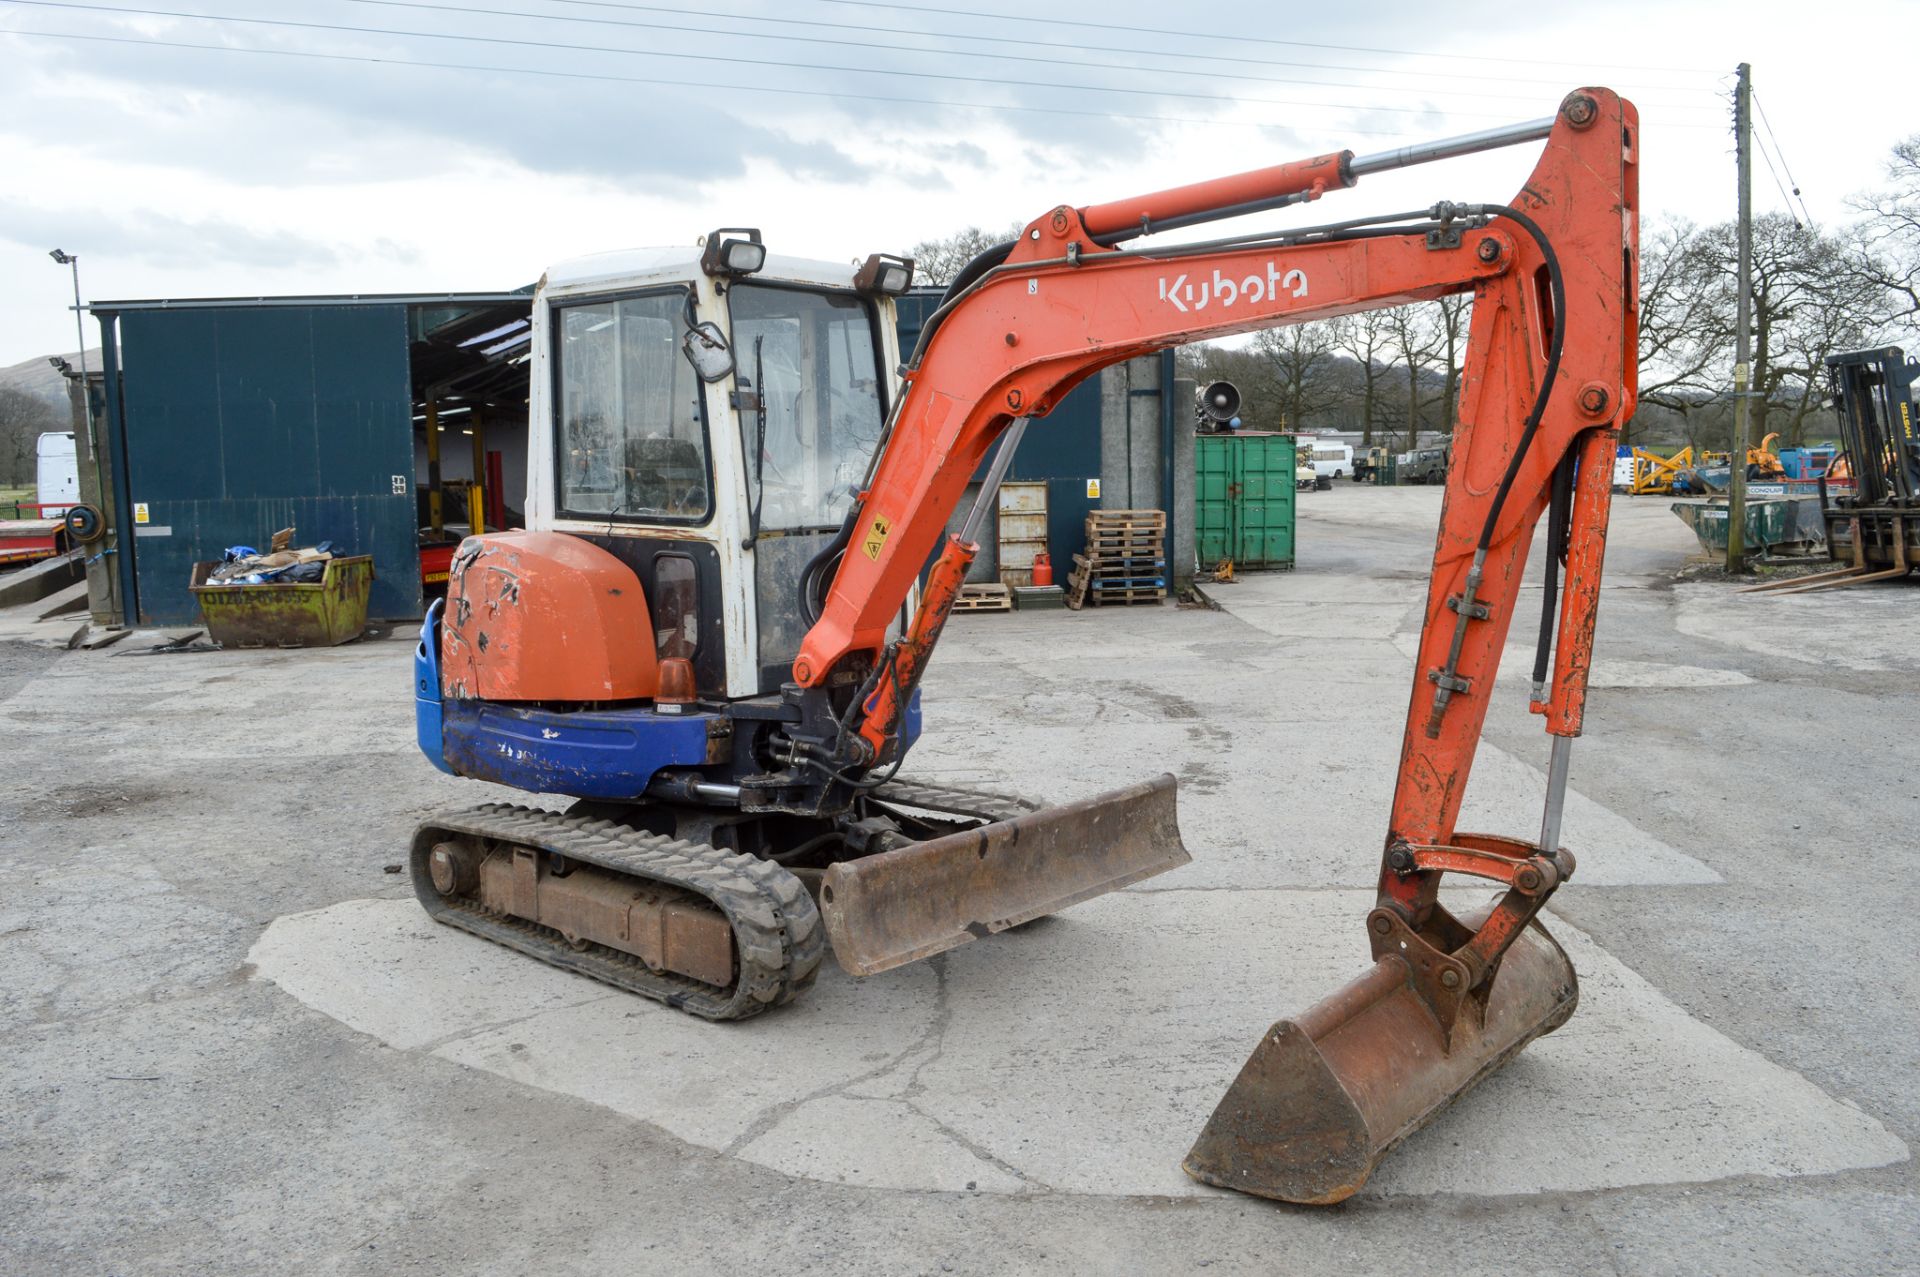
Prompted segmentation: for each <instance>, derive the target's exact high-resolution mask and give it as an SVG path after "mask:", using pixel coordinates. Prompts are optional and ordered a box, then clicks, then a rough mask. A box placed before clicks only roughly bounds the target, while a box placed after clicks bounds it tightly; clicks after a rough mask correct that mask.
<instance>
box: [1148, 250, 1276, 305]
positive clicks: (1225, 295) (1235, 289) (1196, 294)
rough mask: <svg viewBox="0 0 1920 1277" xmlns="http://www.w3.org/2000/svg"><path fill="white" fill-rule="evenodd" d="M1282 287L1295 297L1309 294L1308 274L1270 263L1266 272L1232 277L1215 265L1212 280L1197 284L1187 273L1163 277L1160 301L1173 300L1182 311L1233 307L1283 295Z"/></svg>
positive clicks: (1161, 279) (1204, 280) (1161, 278)
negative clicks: (1284, 272)
mask: <svg viewBox="0 0 1920 1277" xmlns="http://www.w3.org/2000/svg"><path fill="white" fill-rule="evenodd" d="M1282 289H1289V290H1291V291H1292V294H1293V295H1294V296H1295V297H1305V296H1306V295H1307V273H1306V272H1305V271H1303V270H1290V271H1288V272H1287V273H1286V274H1284V275H1283V274H1281V273H1280V268H1279V267H1278V266H1276V265H1274V264H1273V263H1272V262H1268V263H1267V273H1266V275H1265V276H1264V277H1263V276H1261V275H1259V274H1253V275H1248V276H1247V277H1246V278H1244V279H1237V280H1236V279H1232V278H1229V277H1228V276H1226V275H1222V274H1221V273H1220V271H1219V269H1218V268H1215V270H1214V272H1213V278H1212V279H1203V280H1201V281H1200V282H1199V283H1194V282H1193V281H1191V280H1189V279H1188V278H1187V277H1186V276H1185V275H1176V276H1174V277H1173V278H1172V279H1168V278H1167V277H1166V276H1165V275H1162V276H1161V277H1160V300H1161V301H1163V302H1172V303H1173V308H1174V309H1175V310H1177V311H1179V312H1180V313H1181V314H1183V315H1184V314H1185V313H1186V312H1188V311H1190V310H1205V309H1206V308H1207V307H1208V306H1212V305H1216V304H1217V305H1220V306H1233V305H1236V304H1238V303H1240V302H1243V301H1246V302H1262V301H1268V300H1271V299H1273V298H1276V297H1278V296H1280V292H1281V290H1282Z"/></svg>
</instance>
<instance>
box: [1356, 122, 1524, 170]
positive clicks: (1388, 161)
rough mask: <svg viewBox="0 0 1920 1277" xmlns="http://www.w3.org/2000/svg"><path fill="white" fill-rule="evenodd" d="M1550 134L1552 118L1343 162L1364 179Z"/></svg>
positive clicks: (1400, 147) (1414, 145) (1419, 144)
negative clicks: (1376, 174) (1374, 174)
mask: <svg viewBox="0 0 1920 1277" xmlns="http://www.w3.org/2000/svg"><path fill="white" fill-rule="evenodd" d="M1551 132H1553V117H1552V116H1548V117H1547V118H1545V119H1543V120H1527V121H1525V122H1523V123H1520V124H1503V125H1501V126H1500V127H1499V128H1497V129H1482V130H1480V132H1478V133H1462V134H1461V135H1460V136H1459V137H1443V138H1441V139H1440V140H1438V141H1436V142H1416V143H1414V144H1413V145H1412V146H1399V147H1395V148H1394V149H1393V150H1391V151H1375V152H1374V153H1373V154H1372V155H1356V156H1354V157H1353V158H1352V159H1350V160H1348V161H1347V172H1348V173H1350V174H1352V175H1353V176H1354V177H1357V178H1358V177H1365V176H1367V175H1368V174H1369V173H1385V172H1389V171H1390V170H1393V169H1397V168H1412V167H1413V166H1414V165H1416V164H1431V163H1433V162H1434V161H1436V160H1451V159H1454V158H1456V157H1458V156H1462V155H1475V154H1478V153H1479V152H1481V151H1497V150H1499V149H1500V148H1501V147H1503V146H1518V145H1519V144H1520V143H1522V142H1536V141H1538V140H1540V139H1541V138H1543V137H1545V136H1546V135H1547V134H1549V133H1551Z"/></svg>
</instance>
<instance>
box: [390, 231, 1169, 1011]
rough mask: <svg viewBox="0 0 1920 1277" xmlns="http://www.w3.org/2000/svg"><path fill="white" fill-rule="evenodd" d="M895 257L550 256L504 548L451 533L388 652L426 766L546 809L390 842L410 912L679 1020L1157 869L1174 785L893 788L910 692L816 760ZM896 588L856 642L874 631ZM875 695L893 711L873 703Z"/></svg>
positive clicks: (885, 355) (846, 675) (871, 967)
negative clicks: (522, 516)
mask: <svg viewBox="0 0 1920 1277" xmlns="http://www.w3.org/2000/svg"><path fill="white" fill-rule="evenodd" d="M911 278H912V263H911V262H908V261H906V260H904V259H900V258H894V257H889V256H887V255H883V254H876V255H875V256H874V257H873V258H870V259H868V261H867V262H866V263H864V264H862V265H859V266H850V265H840V264H834V263H828V262H818V261H805V260H800V259H796V258H788V257H779V256H773V255H770V254H769V253H768V252H767V250H766V248H765V246H764V245H763V244H762V243H761V240H760V235H759V233H758V232H757V231H753V230H727V231H721V232H716V233H715V234H714V235H712V236H709V237H708V238H707V239H706V241H705V242H704V243H703V244H702V245H700V246H698V247H694V248H689V249H684V250H673V249H662V250H644V251H637V252H627V253H612V254H603V255H600V256H596V257H589V258H584V259H581V260H578V261H573V262H568V263H565V264H562V265H559V266H556V267H554V268H553V269H552V270H550V271H549V272H548V273H547V275H546V277H545V278H544V279H543V280H542V282H541V284H540V286H539V289H538V291H537V293H536V296H535V301H534V308H533V369H532V378H531V395H530V398H529V417H530V421H531V424H532V438H531V441H530V449H529V450H530V464H529V489H530V490H529V493H528V500H527V511H528V528H527V530H526V531H520V532H499V533H489V534H485V535H481V536H476V537H470V538H468V539H467V540H466V541H465V542H464V543H463V544H462V545H461V547H460V549H459V550H458V552H457V553H456V554H455V556H454V559H453V563H452V565H451V568H450V573H449V588H448V596H447V600H446V604H445V609H444V611H438V610H436V611H435V612H434V613H433V614H431V615H429V617H428V619H427V622H426V624H425V626H424V627H423V630H422V635H421V644H420V648H419V652H418V654H417V657H416V662H417V664H418V666H419V669H418V677H417V680H416V681H417V690H416V696H417V700H416V708H417V711H418V712H417V719H418V726H419V738H420V746H421V748H422V750H423V751H424V752H425V753H426V754H427V756H428V757H429V758H430V759H431V760H432V761H433V762H434V763H435V765H436V766H439V767H441V768H442V769H443V770H445V771H448V772H451V773H453V774H456V775H461V776H468V777H473V778H477V779H482V780H489V781H494V782H496V783H499V784H503V785H508V786H511V787H513V788H515V789H518V790H522V791H525V792H528V793H534V794H545V795H554V796H560V797H564V798H568V799H572V800H573V806H572V808H571V809H570V810H568V811H567V812H565V813H552V812H546V811H539V810H534V809H531V808H517V807H516V808H505V807H495V808H489V809H485V810H482V811H479V812H466V813H451V814H448V815H446V816H442V817H438V818H436V819H435V820H433V821H429V822H428V823H427V824H426V825H423V826H422V828H421V831H420V833H419V835H418V836H417V837H416V839H415V846H414V882H415V886H416V888H417V890H418V891H419V894H420V898H421V900H422V902H423V903H424V904H425V905H426V907H427V909H428V910H429V912H430V913H432V914H433V916H434V917H436V918H438V919H440V920H441V921H444V922H448V923H451V924H453V925H456V926H460V927H463V928H465V929H467V930H471V931H475V932H478V933H480V934H482V935H485V936H487V937H489V938H491V939H494V940H498V941H500V942H502V943H505V944H508V945H511V946H513V947H515V948H518V949H521V950H523V951H525V952H528V953H531V954H533V955H534V956H537V957H540V958H542V959H543V960H545V961H548V962H552V963H555V964H556V965H561V966H566V967H569V968H571V969H574V970H578V971H581V972H583V973H585V974H589V975H593V976H596V977H597V978H601V979H605V980H608V981H610V982H611V983H615V984H618V985H621V986H622V987H625V988H629V989H632V990H634V991H637V992H641V993H645V994H648V995H650V996H654V997H658V998H661V999H663V1000H665V1001H668V1002H671V1003H673V1004H674V1005H676V1006H679V1007H681V1008H683V1009H686V1010H690V1011H693V1012H695V1013H696V1014H701V1015H706V1016H708V1017H709V1018H737V1017H740V1016H743V1015H750V1014H754V1013H756V1012H758V1011H761V1010H765V1009H767V1008H768V1007H770V1006H773V1005H777V1004H779V1003H780V1002H783V1001H786V1000H788V999H790V998H791V997H792V996H794V995H796V994H797V993H798V992H799V991H800V990H801V989H804V988H805V987H806V985H807V984H808V983H810V982H811V980H812V978H813V972H814V969H815V968H816V967H817V966H818V964H819V961H820V958H821V954H822V949H823V944H824V943H828V942H830V943H831V945H832V947H833V948H834V950H835V952H836V954H837V955H838V957H839V959H840V961H841V963H842V965H843V966H845V967H846V968H847V969H848V970H850V971H853V972H854V973H855V974H860V975H866V974H872V973H874V972H878V971H883V970H886V969H888V968H890V967H894V966H898V965H901V964H902V963H905V962H910V961H913V960H916V959H918V958H922V957H927V956H930V955H931V954H935V953H939V952H942V951H944V950H946V949H949V948H952V947H954V946H955V945H958V944H964V943H967V942H969V941H971V940H973V939H975V938H977V937H979V936H984V935H988V934H991V933H993V932H996V931H1001V930H1005V929H1006V928H1008V927H1012V926H1016V925H1019V924H1020V923H1023V922H1026V921H1029V920H1031V919H1033V918H1035V917H1038V916H1041V915H1042V914H1046V913H1050V912H1053V911H1055V910H1057V909H1060V908H1064V907H1065V906H1067V905H1069V904H1072V903H1075V902H1077V901H1080V900H1084V899H1087V898H1089V897H1091V896H1094V895H1098V894H1101V893H1102V892H1105V891H1110V890H1113V889H1115V888H1116V887H1119V886H1124V885H1126V884H1127V883H1130V882H1133V881H1137V880H1138V879H1140V878H1142V877H1146V876H1148V875H1150V874H1154V873H1159V872H1162V871H1164V870H1166V869H1170V868H1173V867H1174V866H1176V865H1178V864H1181V863H1184V862H1185V861H1186V859H1187V854H1186V851H1185V850H1184V848H1183V847H1182V846H1181V844H1180V839H1179V832H1178V828H1177V825H1176V823H1175V819H1174V799H1173V783H1172V778H1171V777H1163V778H1161V779H1160V780H1157V781H1153V782H1149V783H1146V784H1142V785H1136V786H1131V787H1128V788H1126V789H1123V790H1120V791H1118V792H1116V793H1115V794H1113V795H1109V796H1108V797H1107V798H1106V799H1102V800H1094V801H1092V802H1083V803H1077V804H1073V805H1070V806H1068V807H1064V808H1055V809H1052V810H1050V811H1043V810H1040V805H1039V804H1038V803H1035V802H1032V801H1029V800H1026V799H1022V798H1018V797H1015V796H1009V795H1004V794H993V793H983V792H978V791H973V790H968V789H958V788H954V787H951V786H944V785H928V784H916V783H913V782H911V781H909V780H907V779H905V778H903V777H902V776H900V774H899V772H900V767H901V764H902V762H903V761H904V759H905V756H906V754H907V752H908V750H909V749H910V748H911V747H912V745H913V743H914V741H915V740H916V739H917V738H918V736H919V733H920V730H921V713H920V702H919V696H918V693H917V691H915V692H913V693H912V694H911V695H910V696H908V697H906V698H904V701H903V704H902V706H901V712H900V713H899V714H898V715H897V718H896V721H895V722H894V723H893V725H892V726H891V728H890V730H889V732H888V734H887V735H886V736H885V737H884V738H883V741H882V744H881V747H880V748H879V749H877V750H873V751H871V752H870V753H869V754H867V755H863V756H861V757H860V758H858V759H854V758H853V757H851V756H849V755H847V754H845V753H843V752H837V751H836V749H835V747H834V741H835V740H836V738H837V737H838V736H839V735H840V732H839V730H838V729H839V727H840V724H841V723H843V722H844V721H845V719H847V718H848V717H849V716H851V715H853V714H854V713H855V710H856V708H857V706H858V705H860V704H863V703H865V702H867V701H868V700H870V699H871V697H872V696H873V694H874V689H873V688H872V687H871V686H867V685H863V680H864V679H866V678H867V677H868V676H869V675H870V673H871V667H869V668H866V669H862V668H860V667H857V666H854V667H849V668H848V669H847V670H845V671H843V672H842V673H841V674H839V675H838V676H836V677H835V678H834V679H832V680H829V681H828V682H827V684H826V686H824V687H823V688H821V689H819V690H818V691H814V690H810V689H802V688H799V687H798V686H797V685H796V684H795V681H794V680H795V675H794V665H795V660H796V657H797V656H798V654H799V652H800V649H801V646H802V642H803V640H804V639H805V637H806V635H807V633H808V631H809V629H810V628H811V627H812V626H813V625H814V623H815V622H816V621H817V620H818V617H819V609H820V600H821V598H822V596H823V594H824V591H825V588H826V585H827V583H828V582H829V581H830V580H831V579H832V577H833V576H834V573H835V571H836V569H837V567H838V565H839V563H840V562H841V560H842V559H843V557H844V556H845V555H846V554H847V553H848V552H849V550H850V549H851V551H852V552H853V553H855V554H859V553H861V547H860V546H855V545H851V544H850V542H851V527H852V521H851V512H852V510H853V509H854V507H855V505H856V502H857V500H858V498H859V497H860V495H861V494H862V493H863V492H864V490H865V489H866V486H867V483H868V479H869V474H870V471H871V469H872V466H873V465H874V461H875V456H876V452H877V450H878V449H879V447H880V444H881V441H882V438H883V435H884V434H885V432H886V429H887V426H888V421H889V413H890V411H891V410H892V409H893V407H894V404H895V401H896V400H897V397H898V393H899V383H898V380H897V374H896V372H895V370H896V369H897V368H898V367H899V365H900V352H899V350H898V346H897V342H896V339H895V327H894V302H893V298H894V297H895V296H896V295H897V294H899V293H901V292H904V291H905V290H906V288H907V287H908V286H909V284H910V282H911ZM918 605H919V590H918V589H917V588H909V589H907V590H905V591H904V592H903V596H902V597H901V598H900V599H899V600H898V602H897V603H896V604H895V605H894V612H893V614H892V616H891V617H890V618H888V619H887V620H886V621H885V622H884V623H883V625H882V627H881V628H882V630H883V631H884V632H883V634H882V635H881V641H882V642H895V641H898V640H899V638H900V636H901V635H902V633H903V632H904V629H905V627H906V625H907V624H908V622H909V620H910V618H911V617H912V616H913V615H914V612H915V610H916V608H917V607H918ZM890 686H892V687H895V688H897V683H895V684H891V685H890Z"/></svg>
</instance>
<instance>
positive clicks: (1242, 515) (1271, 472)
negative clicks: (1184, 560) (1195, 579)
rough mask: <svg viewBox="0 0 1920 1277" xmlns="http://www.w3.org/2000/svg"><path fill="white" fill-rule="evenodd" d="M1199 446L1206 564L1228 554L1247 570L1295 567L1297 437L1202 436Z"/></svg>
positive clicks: (1200, 536)
mask: <svg viewBox="0 0 1920 1277" xmlns="http://www.w3.org/2000/svg"><path fill="white" fill-rule="evenodd" d="M1194 445H1195V447H1194V521H1195V525H1196V526H1195V528H1194V531H1195V533H1196V537H1195V539H1196V541H1197V542H1198V543H1199V547H1200V567H1201V568H1202V569H1203V570H1205V569H1210V568H1212V567H1213V566H1214V565H1215V564H1217V563H1219V562H1220V560H1221V559H1227V558H1230V559H1232V560H1233V562H1234V565H1235V566H1236V567H1241V568H1290V567H1292V566H1293V525H1294V482H1295V480H1294V471H1293V466H1294V442H1293V436H1291V435H1277V434H1246V433H1242V434H1218V435H1199V436H1196V437H1195V439H1194Z"/></svg>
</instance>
